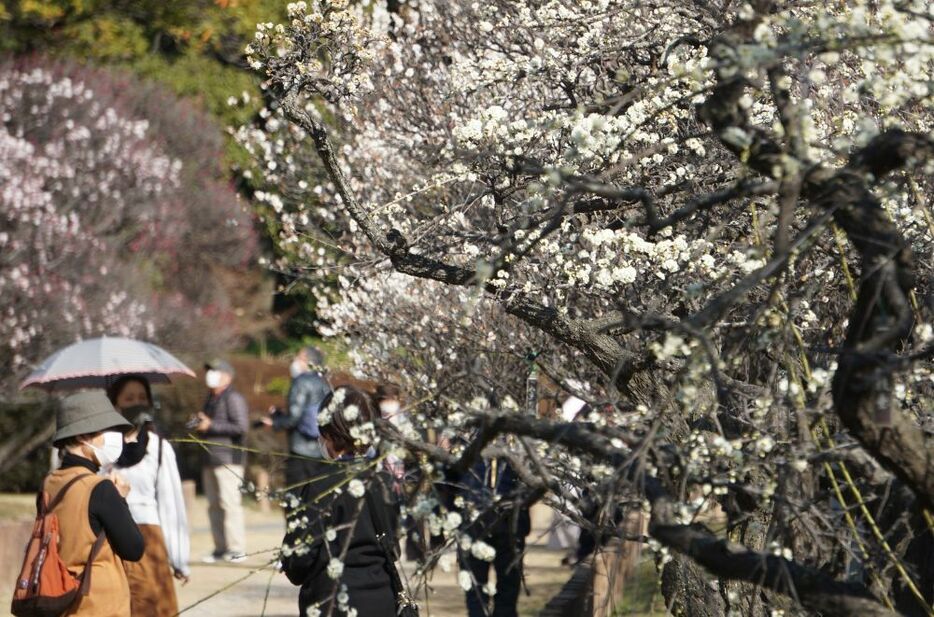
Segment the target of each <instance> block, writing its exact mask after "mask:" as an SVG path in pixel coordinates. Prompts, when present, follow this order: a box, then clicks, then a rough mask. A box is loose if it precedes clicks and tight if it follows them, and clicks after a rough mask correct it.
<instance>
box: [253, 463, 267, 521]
mask: <svg viewBox="0 0 934 617" xmlns="http://www.w3.org/2000/svg"><path fill="white" fill-rule="evenodd" d="M253 482H254V483H255V484H256V503H258V504H259V509H260V512H269V508H270V506H269V472H268V471H266V468H265V467H259V466H256V467H254V468H253Z"/></svg>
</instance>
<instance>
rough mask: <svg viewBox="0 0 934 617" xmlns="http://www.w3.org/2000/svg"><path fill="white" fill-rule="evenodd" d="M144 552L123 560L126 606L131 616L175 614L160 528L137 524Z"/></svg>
mask: <svg viewBox="0 0 934 617" xmlns="http://www.w3.org/2000/svg"><path fill="white" fill-rule="evenodd" d="M139 530H140V531H141V532H142V534H143V539H145V540H146V552H145V553H143V558H142V559H140V560H139V561H137V562H129V561H125V562H123V566H124V568H125V569H126V577H127V580H128V581H129V582H130V608H131V611H132V615H133V617H172V616H173V615H176V614H177V613H178V600H177V599H176V598H175V579H174V578H173V577H172V568H171V567H170V566H169V553H168V551H167V550H166V548H165V540H164V539H163V537H162V528H161V527H159V526H158V525H140V526H139Z"/></svg>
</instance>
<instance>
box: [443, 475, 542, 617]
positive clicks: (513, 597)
mask: <svg viewBox="0 0 934 617" xmlns="http://www.w3.org/2000/svg"><path fill="white" fill-rule="evenodd" d="M459 485H460V488H461V490H462V495H463V497H464V499H465V500H468V501H471V502H473V503H474V505H475V507H476V509H477V510H478V511H479V512H480V516H478V517H477V518H476V519H474V520H473V521H471V522H469V523H467V525H466V526H465V528H464V532H465V533H466V535H468V536H469V537H470V538H472V540H473V544H472V545H471V546H470V547H469V548H468V549H466V550H465V549H463V548H462V549H461V550H460V551H459V552H460V567H461V572H462V573H467V574H468V575H469V576H470V581H471V585H470V587H469V588H468V589H467V590H466V596H467V598H466V599H467V614H468V615H469V616H470V617H487V616H492V617H517V615H518V612H517V604H518V602H519V592H520V589H521V586H522V560H523V557H524V554H525V539H526V536H528V535H529V532H530V531H531V529H532V525H531V518H530V516H529V508H528V505H526V504H521V503H519V501H518V500H517V492H518V489H519V488H520V484H519V477H518V475H517V474H516V472H515V470H514V469H513V468H512V467H511V466H510V465H509V463H508V462H507V461H506V459H502V458H489V459H485V458H484V459H481V460H480V461H478V462H477V463H476V464H475V465H474V467H473V468H472V469H471V470H470V471H468V472H467V473H466V474H464V476H463V477H462V478H460V482H459ZM489 549H493V551H495V553H493V552H492V551H490V550H489ZM490 562H492V564H491V563H490ZM491 565H492V566H493V569H494V570H495V571H496V589H495V591H493V590H492V589H490V587H489V585H488V582H489V576H490V566H491ZM494 594H495V595H494ZM490 596H493V610H492V612H491V611H490Z"/></svg>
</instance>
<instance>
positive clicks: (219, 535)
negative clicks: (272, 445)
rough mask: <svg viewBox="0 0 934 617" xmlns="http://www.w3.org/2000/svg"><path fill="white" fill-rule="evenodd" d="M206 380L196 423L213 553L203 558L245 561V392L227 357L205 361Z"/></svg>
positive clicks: (212, 561) (246, 418) (214, 560)
mask: <svg viewBox="0 0 934 617" xmlns="http://www.w3.org/2000/svg"><path fill="white" fill-rule="evenodd" d="M204 368H205V369H206V370H207V372H206V374H205V378H204V379H205V384H207V387H208V389H209V390H210V394H209V395H208V399H207V401H205V403H204V410H203V411H201V412H200V413H198V425H197V426H196V427H195V430H196V431H197V432H198V433H200V435H201V437H202V438H203V439H204V441H206V442H209V443H208V444H205V448H206V451H205V455H204V462H203V464H202V467H201V478H202V481H203V483H204V493H205V496H206V497H207V499H208V518H209V519H210V522H211V535H212V536H213V538H214V552H213V553H211V554H210V555H206V556H205V557H204V559H203V560H202V561H204V562H205V563H214V562H216V561H218V560H224V561H229V562H234V563H237V562H240V561H243V560H244V559H246V528H245V527H244V521H243V496H242V494H241V493H240V486H241V485H242V483H243V470H244V465H245V462H246V460H245V459H246V453H245V452H244V450H243V448H242V446H243V440H244V437H245V436H246V432H247V429H248V428H249V410H248V408H247V403H246V399H245V398H243V395H242V394H240V393H239V392H237V391H236V390H234V388H233V386H232V385H231V384H232V383H233V377H234V369H233V367H232V366H231V365H230V363H229V362H227V361H226V360H221V359H214V360H212V361H211V362H208V363H207V364H205V365H204Z"/></svg>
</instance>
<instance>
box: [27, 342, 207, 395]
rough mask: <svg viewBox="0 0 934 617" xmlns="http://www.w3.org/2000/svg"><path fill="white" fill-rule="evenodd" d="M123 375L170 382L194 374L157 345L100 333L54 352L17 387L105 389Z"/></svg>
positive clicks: (151, 380)
mask: <svg viewBox="0 0 934 617" xmlns="http://www.w3.org/2000/svg"><path fill="white" fill-rule="evenodd" d="M122 375H142V376H143V377H145V378H146V379H148V380H149V382H150V383H169V375H187V376H189V377H194V376H195V374H194V372H193V371H192V370H191V369H190V368H188V367H187V366H185V365H184V364H183V363H182V362H181V361H180V360H179V359H178V358H176V357H175V356H173V355H172V354H170V353H169V352H167V351H166V350H164V349H162V348H161V347H159V346H157V345H153V344H152V343H147V342H145V341H137V340H135V339H129V338H117V337H110V336H103V337H101V338H93V339H87V340H84V341H78V342H77V343H75V344H73V345H69V346H68V347H65V348H64V349H60V350H59V351H56V352H55V353H54V354H52V355H51V356H49V357H48V358H46V359H45V360H44V361H43V362H42V364H40V365H39V367H38V368H37V369H36V370H34V371H33V372H32V373H30V375H29V376H28V377H27V378H26V379H24V380H23V382H22V383H21V384H20V386H19V387H20V389H22V388H28V387H33V388H41V389H43V390H47V391H49V392H51V391H55V390H73V389H78V388H107V387H108V386H110V384H112V383H113V382H114V381H115V380H116V379H118V378H119V377H121V376H122Z"/></svg>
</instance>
